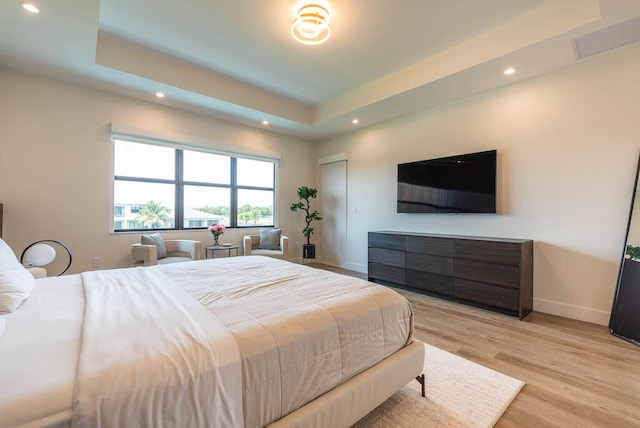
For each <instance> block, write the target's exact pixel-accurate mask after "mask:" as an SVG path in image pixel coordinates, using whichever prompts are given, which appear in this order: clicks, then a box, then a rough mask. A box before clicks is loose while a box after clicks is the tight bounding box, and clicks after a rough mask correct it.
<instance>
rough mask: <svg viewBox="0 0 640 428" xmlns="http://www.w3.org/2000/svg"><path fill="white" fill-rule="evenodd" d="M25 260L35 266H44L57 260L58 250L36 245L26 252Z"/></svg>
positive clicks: (44, 245) (48, 246)
mask: <svg viewBox="0 0 640 428" xmlns="http://www.w3.org/2000/svg"><path fill="white" fill-rule="evenodd" d="M24 258H25V260H26V261H28V262H30V263H31V264H32V265H34V266H44V265H48V264H49V263H51V262H52V261H53V259H55V258H56V250H55V249H54V248H53V247H52V246H50V245H47V244H36V245H34V246H32V247H31V248H29V249H28V250H27V251H26V252H25V254H24Z"/></svg>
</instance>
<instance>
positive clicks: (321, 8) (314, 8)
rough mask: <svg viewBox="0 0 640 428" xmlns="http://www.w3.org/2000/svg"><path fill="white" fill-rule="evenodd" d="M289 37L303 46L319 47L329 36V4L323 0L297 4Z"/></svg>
mask: <svg viewBox="0 0 640 428" xmlns="http://www.w3.org/2000/svg"><path fill="white" fill-rule="evenodd" d="M295 13H296V18H295V19H294V20H293V23H292V24H291V35H292V36H293V38H294V39H296V40H297V41H299V42H300V43H304V44H305V45H319V44H320V43H323V42H324V41H326V40H327V39H328V38H329V36H330V35H331V28H329V21H330V20H331V12H330V10H329V3H327V2H326V1H323V0H315V1H311V2H309V1H303V2H298V4H297V6H296V11H295Z"/></svg>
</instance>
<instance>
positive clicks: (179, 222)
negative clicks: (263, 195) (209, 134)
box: [111, 135, 278, 233]
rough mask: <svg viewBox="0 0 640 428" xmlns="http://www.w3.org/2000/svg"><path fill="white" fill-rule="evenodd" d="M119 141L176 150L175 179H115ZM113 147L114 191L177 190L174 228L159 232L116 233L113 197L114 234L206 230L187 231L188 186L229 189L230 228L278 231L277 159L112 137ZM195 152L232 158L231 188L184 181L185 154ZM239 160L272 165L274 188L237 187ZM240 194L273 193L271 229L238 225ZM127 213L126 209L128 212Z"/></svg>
mask: <svg viewBox="0 0 640 428" xmlns="http://www.w3.org/2000/svg"><path fill="white" fill-rule="evenodd" d="M117 141H122V142H125V143H135V144H146V145H149V146H161V147H166V148H170V149H173V151H174V160H175V161H174V173H175V174H174V178H173V179H165V178H148V177H137V176H125V175H116V174H115V168H116V165H115V144H116V142H117ZM112 143H113V153H114V155H113V165H112V166H113V168H112V179H113V182H112V184H113V186H114V187H113V188H115V183H116V182H117V181H122V182H138V183H152V184H153V183H156V184H169V185H172V186H174V220H175V224H174V227H161V228H160V227H159V228H152V229H148V228H137V229H116V228H115V215H114V209H115V207H116V204H115V192H113V193H112V198H111V212H112V216H111V230H112V232H113V233H126V232H149V231H172V230H206V228H207V227H208V226H206V225H205V226H200V227H187V226H185V225H184V212H185V207H184V189H185V186H200V187H210V188H223V189H229V193H230V200H229V223H230V224H228V225H225V226H226V227H227V228H238V229H248V228H261V227H276V224H277V209H276V199H277V168H278V161H277V159H272V158H267V157H262V156H251V155H244V156H243V155H242V154H238V153H231V152H226V151H218V150H208V149H207V148H203V147H192V146H186V145H183V144H179V143H176V144H166V143H164V142H163V143H160V144H156V143H154V142H149V141H140V140H139V139H137V138H131V137H129V136H116V135H113V136H112ZM185 151H192V152H199V153H207V154H215V155H219V156H225V157H228V158H229V161H230V164H231V165H230V180H229V184H221V183H208V182H199V181H187V180H184V178H183V177H184V152H185ZM238 159H250V160H257V161H261V162H268V163H271V164H273V181H272V183H273V187H262V186H246V185H238V184H237V181H238V180H237V162H238ZM238 190H259V191H270V192H273V201H272V207H273V208H272V224H270V225H239V224H238ZM125 210H126V208H125ZM130 222H131V221H126V220H122V223H123V225H124V224H126V223H130Z"/></svg>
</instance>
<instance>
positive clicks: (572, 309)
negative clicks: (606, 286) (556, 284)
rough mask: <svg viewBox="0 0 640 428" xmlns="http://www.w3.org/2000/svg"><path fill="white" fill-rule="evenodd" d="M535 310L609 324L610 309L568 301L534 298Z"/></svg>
mask: <svg viewBox="0 0 640 428" xmlns="http://www.w3.org/2000/svg"><path fill="white" fill-rule="evenodd" d="M533 310H534V311H537V312H544V313H545V314H551V315H558V316H561V317H565V318H571V319H574V320H578V321H586V322H590V323H594V324H600V325H609V315H610V313H609V312H608V311H600V310H597V309H591V308H584V307H582V306H573V305H568V304H566V303H559V302H552V301H550V300H544V299H533Z"/></svg>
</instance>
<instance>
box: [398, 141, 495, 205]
mask: <svg viewBox="0 0 640 428" xmlns="http://www.w3.org/2000/svg"><path fill="white" fill-rule="evenodd" d="M398 212H399V213H495V212H496V150H488V151H486V152H478V153H468V154H464V155H457V156H449V157H446V158H438V159H428V160H423V161H418V162H409V163H401V164H398Z"/></svg>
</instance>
